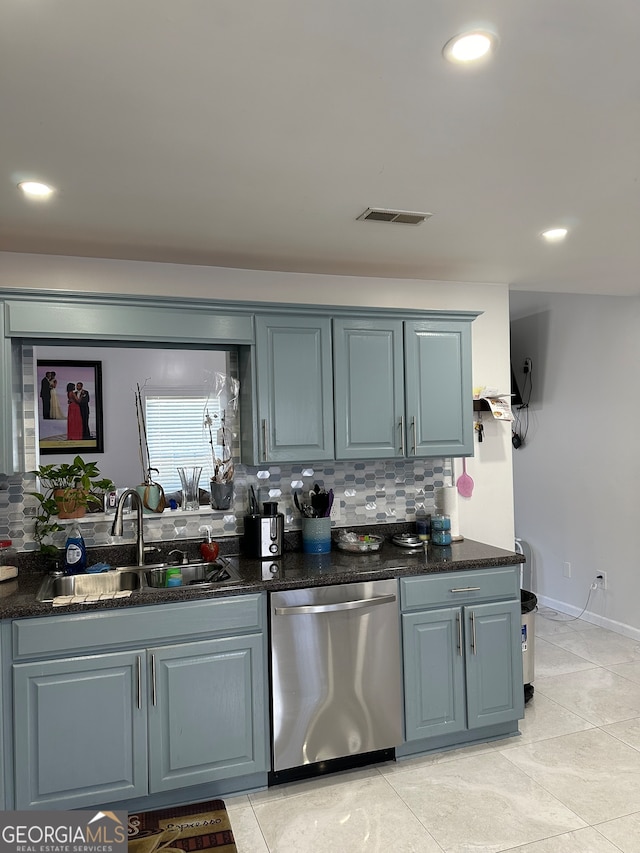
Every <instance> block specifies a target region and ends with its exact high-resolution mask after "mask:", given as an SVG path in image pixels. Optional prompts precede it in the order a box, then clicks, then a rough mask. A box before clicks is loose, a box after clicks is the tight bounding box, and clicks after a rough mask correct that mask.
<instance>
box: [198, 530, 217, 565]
mask: <svg viewBox="0 0 640 853" xmlns="http://www.w3.org/2000/svg"><path fill="white" fill-rule="evenodd" d="M200 533H204V534H205V538H204V540H203V541H202V542H201V543H200V554H201V556H202V559H203V560H204V561H205V563H215V561H216V560H217V559H218V554H219V553H220V546H219V545H218V543H217V542H212V541H211V528H210V527H209V525H203V526H202V527H201V528H200Z"/></svg>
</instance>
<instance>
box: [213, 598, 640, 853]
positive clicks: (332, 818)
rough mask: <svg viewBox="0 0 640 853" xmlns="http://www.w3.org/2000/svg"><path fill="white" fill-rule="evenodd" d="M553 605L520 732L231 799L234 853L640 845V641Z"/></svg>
mask: <svg viewBox="0 0 640 853" xmlns="http://www.w3.org/2000/svg"><path fill="white" fill-rule="evenodd" d="M545 613H546V614H547V615H548V616H553V615H554V614H552V613H551V612H549V611H545V610H544V609H542V610H541V612H540V613H538V614H537V616H536V635H537V636H536V651H535V694H534V697H533V699H532V700H531V701H530V702H529V703H528V705H527V706H526V712H525V718H524V720H522V721H521V723H520V731H521V736H520V737H517V738H509V739H507V740H503V741H496V742H493V743H485V744H480V745H476V746H470V747H466V748H464V749H458V750H453V751H451V752H442V753H438V754H436V755H430V756H425V757H422V758H414V759H410V760H407V761H399V762H397V763H393V762H389V763H386V764H381V765H376V766H373V767H368V768H365V769H362V770H354V771H352V772H346V773H342V774H336V775H333V776H326V777H323V778H321V779H317V780H312V781H305V782H298V783H295V784H291V785H282V786H278V787H275V788H271V789H269V790H268V791H262V792H259V793H256V794H250V795H248V796H242V797H235V798H227V799H226V804H227V808H228V810H229V816H230V819H231V824H232V826H233V831H234V835H235V838H236V843H237V846H238V851H239V853H324V852H325V851H327V853H358V851H367V853H382V851H384V853H392V851H394V853H396V852H397V853H414V851H415V853H498V851H506V850H511V851H518V853H620V851H622V853H640V644H639V643H636V642H635V641H633V640H630V639H627V638H626V637H623V636H620V635H619V634H614V633H612V632H611V631H606V630H604V629H603V628H599V627H597V626H594V625H591V624H590V623H588V622H583V621H581V620H577V621H576V620H574V621H567V620H568V617H562V615H561V614H556V615H555V619H556V620H560V621H550V620H549V619H547V618H544V615H543V614H545Z"/></svg>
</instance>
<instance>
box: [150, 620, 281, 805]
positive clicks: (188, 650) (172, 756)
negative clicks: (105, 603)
mask: <svg viewBox="0 0 640 853" xmlns="http://www.w3.org/2000/svg"><path fill="white" fill-rule="evenodd" d="M149 660H150V673H151V703H150V708H149V787H150V790H151V792H152V793H155V792H157V791H170V790H173V789H176V788H183V787H186V786H189V785H199V784H202V783H206V782H213V781H216V780H218V779H224V778H227V777H230V776H241V775H243V774H245V773H255V772H259V771H265V770H266V769H267V734H266V725H265V697H264V690H265V681H264V663H263V639H262V635H260V634H251V635H245V636H239V637H233V638H225V639H219V640H208V641H207V640H205V641H203V642H200V643H185V644H182V645H175V646H167V647H164V648H157V649H150V650H149Z"/></svg>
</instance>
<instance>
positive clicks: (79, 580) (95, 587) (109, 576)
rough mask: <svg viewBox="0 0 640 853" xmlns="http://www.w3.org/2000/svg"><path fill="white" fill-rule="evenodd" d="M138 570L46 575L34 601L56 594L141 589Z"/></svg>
mask: <svg viewBox="0 0 640 853" xmlns="http://www.w3.org/2000/svg"><path fill="white" fill-rule="evenodd" d="M143 583H144V579H143V577H142V576H141V575H140V573H139V572H134V571H122V572H102V573H100V574H95V575H90V574H89V575H64V576H63V577H51V576H47V577H46V578H45V579H44V580H43V581H42V583H41V584H40V589H39V590H38V592H37V594H36V601H53V599H54V598H56V597H57V596H58V595H115V593H116V592H123V591H128V590H130V591H132V592H135V590H138V589H141V588H142V585H143Z"/></svg>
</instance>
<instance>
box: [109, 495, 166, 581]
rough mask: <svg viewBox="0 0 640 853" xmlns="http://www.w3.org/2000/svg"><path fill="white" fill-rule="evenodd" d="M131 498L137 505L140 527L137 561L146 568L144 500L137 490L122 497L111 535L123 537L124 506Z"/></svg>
mask: <svg viewBox="0 0 640 853" xmlns="http://www.w3.org/2000/svg"><path fill="white" fill-rule="evenodd" d="M129 497H130V498H131V500H132V502H133V503H134V504H135V505H136V523H137V526H138V532H137V535H136V561H137V565H138V566H144V554H145V551H146V550H147V549H146V548H145V546H144V533H143V529H142V498H141V497H140V495H139V494H138V492H136V490H135V489H126V491H124V492H123V493H122V494H121V495H120V498H119V500H118V505H117V506H116V516H115V518H114V519H113V525H112V527H111V535H112V536H122V516H123V514H124V505H125V503H126V500H127V498H129ZM149 550H150V551H151V550H156V549H155V548H149Z"/></svg>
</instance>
